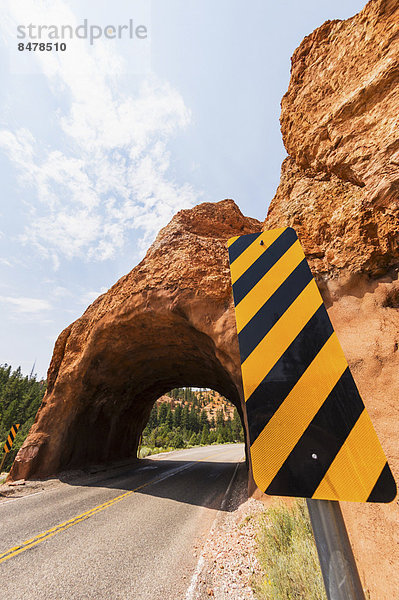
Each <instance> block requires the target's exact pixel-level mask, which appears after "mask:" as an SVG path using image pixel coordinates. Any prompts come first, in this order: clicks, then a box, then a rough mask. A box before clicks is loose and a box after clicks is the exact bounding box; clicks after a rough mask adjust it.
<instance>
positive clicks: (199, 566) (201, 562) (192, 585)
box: [185, 459, 242, 600]
mask: <svg viewBox="0 0 399 600" xmlns="http://www.w3.org/2000/svg"><path fill="white" fill-rule="evenodd" d="M241 462H242V459H241V460H239V461H238V463H237V464H236V468H235V469H234V473H233V475H232V476H231V479H230V483H229V485H228V487H227V490H226V492H225V494H224V497H223V500H222V504H221V505H220V508H219V510H218V512H217V513H216V517H215V518H214V521H213V523H212V526H211V528H210V530H209V533H208V537H207V539H206V542H205V544H204V549H203V550H202V552H201V555H200V557H199V559H198V562H197V566H196V567H195V571H194V574H193V576H192V578H191V582H190V585H189V588H188V590H187V593H186V597H185V600H194V593H195V590H196V587H197V583H198V577H199V576H200V573H201V571H202V568H203V566H204V563H205V558H204V552H205V548H206V547H207V544H208V541H209V540H210V538H211V537H212V534H213V532H214V531H215V529H216V525H217V522H218V519H219V515H220V513H221V512H222V510H223V509H224V507H225V505H226V502H227V498H228V496H229V493H230V490H231V486H232V485H233V481H234V479H235V476H236V473H237V469H238V467H239V465H240V464H241Z"/></svg>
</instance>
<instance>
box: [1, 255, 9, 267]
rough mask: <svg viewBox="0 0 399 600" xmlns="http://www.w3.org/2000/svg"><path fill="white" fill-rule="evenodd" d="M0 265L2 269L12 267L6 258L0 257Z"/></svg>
mask: <svg viewBox="0 0 399 600" xmlns="http://www.w3.org/2000/svg"><path fill="white" fill-rule="evenodd" d="M0 265H3V266H4V267H12V264H11V262H10V261H9V260H7V259H6V258H1V257H0Z"/></svg>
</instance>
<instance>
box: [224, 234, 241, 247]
mask: <svg viewBox="0 0 399 600" xmlns="http://www.w3.org/2000/svg"><path fill="white" fill-rule="evenodd" d="M239 237H241V236H240V235H235V236H234V237H231V238H230V239H229V240H227V247H228V248H230V246H231V245H232V244H234V242H235V241H236V240H238V238H239Z"/></svg>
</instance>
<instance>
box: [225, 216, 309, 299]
mask: <svg viewBox="0 0 399 600" xmlns="http://www.w3.org/2000/svg"><path fill="white" fill-rule="evenodd" d="M297 239H298V238H297V235H296V233H295V231H294V230H293V229H291V227H287V229H285V230H284V231H283V233H282V234H281V235H279V237H278V238H277V239H276V240H275V241H274V242H273V244H272V245H271V246H269V247H268V248H267V249H266V250H265V251H264V252H262V254H261V255H260V257H259V258H258V259H257V260H255V262H253V263H252V265H251V266H250V267H249V268H248V269H247V270H246V271H245V273H243V274H242V275H241V277H240V278H239V279H237V281H236V282H235V283H234V284H233V295H234V304H235V305H236V306H237V304H238V303H239V302H241V300H242V299H243V298H244V296H246V295H247V294H248V292H249V291H250V290H251V289H252V288H253V287H254V285H256V284H257V283H258V281H259V280H260V279H262V277H263V276H264V275H265V274H266V273H267V271H268V270H269V269H270V268H271V267H272V266H273V265H274V264H275V263H276V262H277V261H278V259H279V258H281V257H282V256H283V254H285V252H287V250H288V249H289V248H290V247H291V246H292V244H294V242H296V240H297ZM237 241H238V240H237ZM234 243H235V242H234ZM233 245H234V244H233Z"/></svg>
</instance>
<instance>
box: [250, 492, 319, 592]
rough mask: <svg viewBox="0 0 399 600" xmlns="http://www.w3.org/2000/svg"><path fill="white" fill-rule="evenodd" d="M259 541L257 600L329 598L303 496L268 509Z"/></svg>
mask: <svg viewBox="0 0 399 600" xmlns="http://www.w3.org/2000/svg"><path fill="white" fill-rule="evenodd" d="M257 543H258V561H259V564H260V566H261V571H262V574H261V575H260V576H258V577H257V579H256V580H255V581H254V589H255V594H256V597H257V598H258V600H327V597H326V593H325V590H324V584H323V578H322V574H321V570H320V565H319V560H318V556H317V550H316V544H315V541H314V537H313V532H312V526H311V523H310V518H309V514H308V511H307V508H306V502H305V501H304V500H299V501H296V502H295V504H294V505H293V506H292V507H288V506H285V505H283V504H281V505H280V506H277V507H273V508H269V509H267V510H266V511H265V512H264V513H263V515H262V516H261V517H260V520H259V527H258V536H257Z"/></svg>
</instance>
